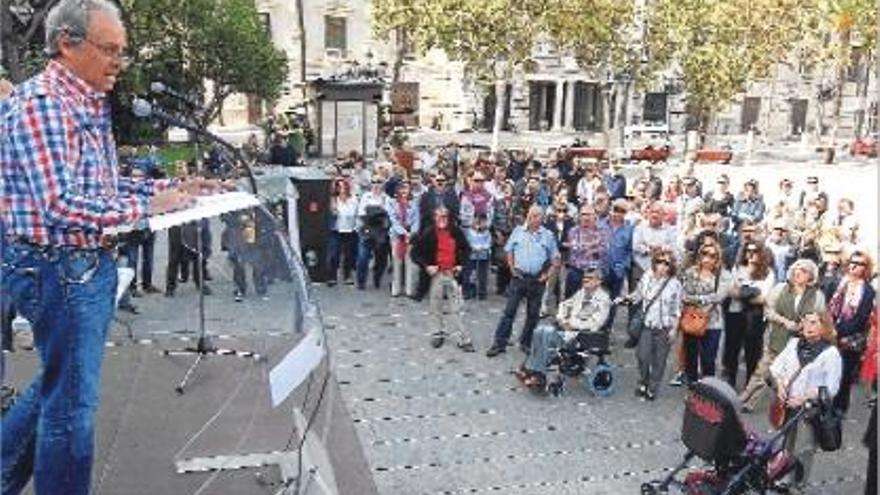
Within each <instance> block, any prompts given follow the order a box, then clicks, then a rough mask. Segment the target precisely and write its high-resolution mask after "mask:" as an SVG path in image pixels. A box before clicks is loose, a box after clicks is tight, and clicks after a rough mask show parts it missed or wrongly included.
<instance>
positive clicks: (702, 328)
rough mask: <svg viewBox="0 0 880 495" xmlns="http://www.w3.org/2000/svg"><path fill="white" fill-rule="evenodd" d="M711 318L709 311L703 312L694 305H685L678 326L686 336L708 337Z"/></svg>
mask: <svg viewBox="0 0 880 495" xmlns="http://www.w3.org/2000/svg"><path fill="white" fill-rule="evenodd" d="M709 317H710V315H709V312H708V311H703V310H702V309H700V308H699V307H698V306H694V305H693V304H685V305H684V307H683V308H682V310H681V319H680V320H679V322H678V326H679V328H681V331H682V333H684V334H685V335H690V336H691V337H698V338H699V337H702V336H703V335H706V330H708V329H709Z"/></svg>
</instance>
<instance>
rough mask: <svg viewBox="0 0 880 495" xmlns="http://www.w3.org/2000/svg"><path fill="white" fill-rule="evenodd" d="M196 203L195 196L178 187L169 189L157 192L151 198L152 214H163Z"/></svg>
mask: <svg viewBox="0 0 880 495" xmlns="http://www.w3.org/2000/svg"><path fill="white" fill-rule="evenodd" d="M193 204H195V198H194V197H193V196H192V195H190V194H188V193H186V192H184V191H181V190H178V189H169V190H167V191H162V192H160V193H156V194H154V195H153V197H152V198H150V214H152V215H161V214H163V213H168V212H171V211H177V210H182V209H184V208H189V207H190V206H192V205H193Z"/></svg>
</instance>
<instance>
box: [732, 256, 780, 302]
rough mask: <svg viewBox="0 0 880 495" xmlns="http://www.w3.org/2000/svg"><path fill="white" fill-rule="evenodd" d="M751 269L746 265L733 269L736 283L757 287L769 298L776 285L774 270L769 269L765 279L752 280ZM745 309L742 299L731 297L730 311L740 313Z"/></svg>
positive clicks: (765, 297)
mask: <svg viewBox="0 0 880 495" xmlns="http://www.w3.org/2000/svg"><path fill="white" fill-rule="evenodd" d="M749 273H750V269H749V267H748V266H745V265H738V266H737V267H736V268H735V269H734V270H733V278H734V281H735V283H737V284H739V286H740V287H755V288H757V289H758V290H760V291H761V296H763V297H764V299H765V300H766V299H767V295H768V294H770V290H772V289H773V286H774V285H776V275H774V274H773V270H769V269H768V270H767V276H766V277H764V280H752V278H751V276H750V275H749ZM742 310H743V304H742V299H739V298H736V297H731V298H730V307H729V308H728V311H730V312H731V313H739V312H741V311H742Z"/></svg>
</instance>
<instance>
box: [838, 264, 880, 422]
mask: <svg viewBox="0 0 880 495" xmlns="http://www.w3.org/2000/svg"><path fill="white" fill-rule="evenodd" d="M872 273H873V266H872V263H871V259H870V257H869V256H868V255H867V254H865V253H863V252H861V251H855V252H854V253H852V254H851V255H850V257H849V263H848V264H847V267H846V273H845V275H844V277H843V280H841V282H840V285H839V286H838V287H837V290H836V291H835V292H834V295H833V296H831V300H830V301H829V302H828V309H829V312H830V313H831V317H832V318H833V319H834V326H835V328H836V329H837V347H838V348H839V349H840V353H841V356H842V358H843V375H842V376H841V380H840V392H839V393H838V394H837V397H835V399H834V406H835V407H836V408H837V409H838V410H839V411H840V412H841V413H844V414H846V412H847V411H848V410H849V402H850V400H849V399H850V388H851V387H852V384H853V382H854V381H855V380H856V373H858V368H859V363H860V362H861V358H862V353H863V352H864V350H865V347H866V343H867V336H868V328H869V324H870V319H871V310H872V308H873V307H874V298H875V296H876V294H875V292H874V288H873V287H871V284H870V283H869V281H870V278H871V274H872Z"/></svg>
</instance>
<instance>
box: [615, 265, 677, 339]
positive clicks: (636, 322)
mask: <svg viewBox="0 0 880 495" xmlns="http://www.w3.org/2000/svg"><path fill="white" fill-rule="evenodd" d="M669 280H671V278H667V279H666V280H665V281H664V282H663V285H661V286H660V290H658V291H657V293H656V294H654V296H653V297H651V300H650V301H648V304H646V305H645V307H644V308H642V305H641V304H639V305H638V306H636V307H635V309H634V310H633V312H632V314H631V315H630V318H629V322H627V327H626V333H627V334H628V335H629V336H630V337H631V338H632V339H633V340H636V341H638V340H639V338H640V337H641V336H642V330H644V329H645V315H646V314H648V310H650V309H651V306H652V305H653V304H654V301H656V300H657V299H658V298H659V297H660V294H662V293H663V291H664V290H665V289H666V284H668V283H669Z"/></svg>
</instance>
